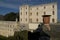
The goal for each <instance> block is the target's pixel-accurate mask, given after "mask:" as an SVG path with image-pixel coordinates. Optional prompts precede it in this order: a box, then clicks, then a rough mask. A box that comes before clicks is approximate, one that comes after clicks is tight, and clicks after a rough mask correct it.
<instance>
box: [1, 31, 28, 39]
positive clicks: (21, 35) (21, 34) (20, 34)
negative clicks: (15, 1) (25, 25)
mask: <svg viewBox="0 0 60 40" xmlns="http://www.w3.org/2000/svg"><path fill="white" fill-rule="evenodd" d="M0 40H28V31H26V30H25V31H19V32H15V34H14V36H10V37H4V36H0Z"/></svg>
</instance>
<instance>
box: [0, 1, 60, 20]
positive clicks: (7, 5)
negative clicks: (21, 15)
mask: <svg viewBox="0 0 60 40" xmlns="http://www.w3.org/2000/svg"><path fill="white" fill-rule="evenodd" d="M56 1H57V3H58V19H59V20H60V17H59V16H60V0H0V14H3V15H4V14H6V13H9V12H18V11H19V6H20V5H22V4H29V5H37V4H43V3H50V2H56Z"/></svg>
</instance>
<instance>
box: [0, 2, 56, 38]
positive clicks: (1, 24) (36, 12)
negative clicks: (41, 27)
mask: <svg viewBox="0 0 60 40" xmlns="http://www.w3.org/2000/svg"><path fill="white" fill-rule="evenodd" d="M43 15H51V17H50V23H52V24H53V23H57V3H56V2H54V3H48V4H40V5H33V6H32V5H22V6H20V8H19V22H17V19H16V21H0V35H3V36H6V37H8V36H13V35H14V32H15V31H18V30H20V29H21V30H29V31H33V30H35V29H37V28H38V27H37V26H38V24H39V23H43V18H42V16H43ZM46 21H47V20H46Z"/></svg>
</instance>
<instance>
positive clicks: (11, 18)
mask: <svg viewBox="0 0 60 40" xmlns="http://www.w3.org/2000/svg"><path fill="white" fill-rule="evenodd" d="M17 17H18V15H17V13H14V12H10V13H7V14H6V15H4V20H5V21H15V20H16V18H17Z"/></svg>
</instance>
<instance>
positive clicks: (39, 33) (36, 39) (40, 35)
mask: <svg viewBox="0 0 60 40" xmlns="http://www.w3.org/2000/svg"><path fill="white" fill-rule="evenodd" d="M42 26H43V24H42V25H38V28H37V30H35V31H34V32H33V33H32V32H28V40H50V35H48V34H47V33H45V32H44V31H43V29H42Z"/></svg>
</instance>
